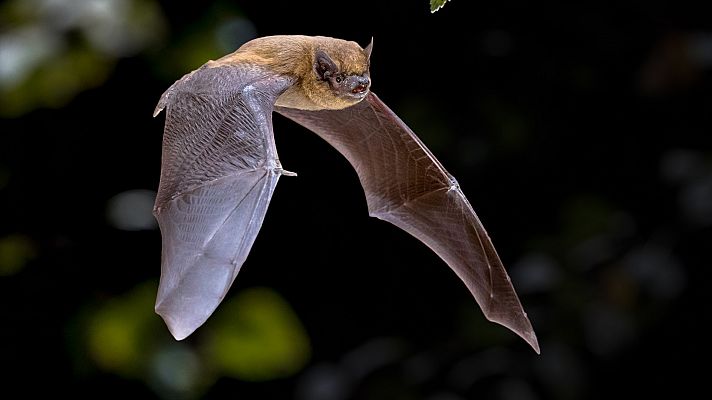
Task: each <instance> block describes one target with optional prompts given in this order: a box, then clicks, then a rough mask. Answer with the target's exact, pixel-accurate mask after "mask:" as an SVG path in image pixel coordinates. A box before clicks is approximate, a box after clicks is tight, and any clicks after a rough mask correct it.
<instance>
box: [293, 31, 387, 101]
mask: <svg viewBox="0 0 712 400" xmlns="http://www.w3.org/2000/svg"><path fill="white" fill-rule="evenodd" d="M371 43H373V41H372V42H371ZM371 48H372V45H371V44H369V45H368V46H367V47H366V48H365V49H363V48H361V46H359V45H358V43H356V42H349V41H345V40H340V39H334V38H326V37H319V38H317V40H315V43H314V52H313V59H312V71H311V76H310V78H311V79H305V80H304V81H303V83H302V85H303V89H304V93H305V94H306V95H307V97H308V98H309V99H310V100H311V101H312V102H314V103H315V104H317V105H318V106H319V107H320V108H324V109H332V110H336V109H342V108H346V107H349V106H352V105H354V104H356V103H358V102H359V101H361V100H363V99H364V97H366V95H367V94H368V91H369V88H370V87H371V77H370V74H369V66H370V58H371Z"/></svg>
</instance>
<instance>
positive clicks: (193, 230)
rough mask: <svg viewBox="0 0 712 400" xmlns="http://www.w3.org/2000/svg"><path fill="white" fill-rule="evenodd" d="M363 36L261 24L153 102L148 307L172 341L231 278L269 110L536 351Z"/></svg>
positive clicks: (497, 268) (253, 204) (251, 222)
mask: <svg viewBox="0 0 712 400" xmlns="http://www.w3.org/2000/svg"><path fill="white" fill-rule="evenodd" d="M372 48H373V41H371V44H369V45H368V46H367V47H366V48H361V47H360V46H359V45H358V44H357V43H355V42H350V41H345V40H341V39H334V38H329V37H309V36H269V37H262V38H258V39H254V40H252V41H250V42H247V43H245V44H244V45H243V46H242V47H240V48H239V49H238V50H237V51H235V52H234V53H231V54H229V55H226V56H224V57H223V58H220V59H218V60H217V61H208V62H207V63H206V64H204V65H203V66H202V67H200V68H198V69H197V70H195V71H193V72H190V73H188V74H186V75H185V76H183V77H182V78H181V79H180V80H178V81H176V82H175V83H174V84H173V85H172V86H171V87H170V88H169V89H168V90H166V92H165V93H163V95H162V96H161V99H160V101H159V102H158V105H157V106H156V110H155V112H154V116H156V115H158V113H160V112H161V111H162V110H163V109H166V122H165V131H164V135H163V153H162V165H161V179H160V184H159V188H158V193H157V197H156V203H155V207H154V215H155V217H156V219H157V220H158V223H159V226H160V229H161V235H162V244H163V247H162V254H161V256H162V257H161V279H160V284H159V288H158V296H157V299H156V312H157V313H158V314H159V315H161V316H162V317H163V319H164V320H165V322H166V324H167V325H168V328H169V330H170V331H171V333H172V334H173V336H174V337H175V338H176V339H177V340H182V339H184V338H185V337H187V336H188V335H190V334H191V333H192V332H193V331H195V329H197V328H198V327H199V326H201V325H202V324H203V323H204V322H205V321H206V320H207V319H208V317H209V316H210V315H211V314H212V313H213V311H215V308H216V307H217V306H218V304H220V302H221V301H222V299H223V298H224V297H225V295H226V293H227V291H228V289H229V288H230V286H231V285H232V282H233V281H234V280H235V277H236V276H237V274H238V272H239V271H240V268H241V267H242V264H243V263H244V262H245V259H246V258H247V255H248V254H249V252H250V248H251V247H252V244H253V243H254V241H255V238H256V237H257V233H258V232H259V230H260V226H261V225H262V221H263V220H264V217H265V213H266V212H267V206H268V205H269V202H270V199H271V198H272V193H273V192H274V189H275V186H276V185H277V181H278V180H279V177H280V176H281V175H294V174H293V173H291V172H288V171H286V170H284V169H283V168H282V165H281V164H280V162H279V157H278V155H277V149H276V147H275V141H274V133H273V130H272V112H273V111H276V112H277V113H279V114H282V115H283V116H285V117H287V118H289V119H291V120H293V121H295V122H297V123H298V124H300V125H303V126H304V127H306V128H308V129H309V130H311V131H313V132H314V133H316V134H317V135H319V136H320V137H321V138H323V139H324V140H326V141H327V142H328V143H329V144H331V145H332V146H333V147H334V148H336V150H338V151H339V152H340V153H341V154H342V155H343V156H344V157H346V159H347V160H348V161H349V162H350V163H351V165H352V166H353V167H354V169H355V170H356V172H357V174H358V177H359V180H360V182H361V185H362V186H363V189H364V192H365V194H366V201H367V203H368V211H369V215H370V216H373V217H376V218H379V219H382V220H385V221H388V222H390V223H392V224H394V225H396V226H397V227H399V228H401V229H403V230H405V231H406V232H408V233H410V234H411V235H413V236H415V237H416V238H418V239H419V240H420V241H422V242H423V243H425V244H426V245H427V246H428V247H430V248H431V249H432V250H433V251H434V252H435V253H437V254H438V255H439V256H440V258H442V259H443V260H444V261H445V262H446V263H447V264H448V265H449V266H450V267H451V268H452V269H453V270H454V271H455V273H456V274H457V275H458V276H459V277H460V279H462V281H463V282H464V283H465V285H466V286H467V288H468V289H469V290H470V292H471V293H472V295H473V296H474V297H475V300H476V301H477V303H478V304H479V305H480V307H481V309H482V311H483V313H484V315H485V317H486V318H487V319H488V320H490V321H493V322H496V323H499V324H501V325H504V326H505V327H507V328H509V329H511V330H512V331H514V332H515V333H516V334H517V335H519V336H521V337H522V338H523V339H524V340H525V341H526V342H527V343H529V345H531V347H532V348H533V349H534V350H535V351H536V352H537V353H539V344H538V342H537V338H536V335H535V334H534V330H533V329H532V326H531V323H530V322H529V319H528V318H527V314H526V313H525V312H524V310H523V309H522V305H521V303H520V302H519V298H518V297H517V294H516V292H515V291H514V287H513V286H512V283H511V281H510V278H509V276H508V275H507V272H506V271H505V269H504V266H503V265H502V262H501V261H500V259H499V256H498V255H497V252H496V251H495V249H494V246H493V245H492V242H491V241H490V238H489V236H488V235H487V232H486V231H485V229H484V227H483V226H482V223H480V220H479V218H478V217H477V215H476V214H475V211H474V210H473V209H472V206H471V205H470V203H469V202H468V201H467V199H466V198H465V195H464V194H463V192H462V190H461V189H460V186H459V185H458V183H457V181H456V180H455V178H454V177H453V176H452V175H450V174H449V173H448V172H447V171H446V170H445V168H444V167H443V166H442V164H441V163H440V162H439V161H438V160H437V159H436V158H435V156H434V155H433V154H432V153H431V152H430V151H429V150H428V149H427V147H425V145H424V144H423V143H422V142H421V141H420V139H418V137H417V136H415V134H414V133H413V131H412V130H410V128H408V126H406V124H405V123H404V122H403V121H401V119H400V118H398V116H397V115H395V114H394V113H393V111H391V109H390V108H388V107H387V106H386V105H385V104H384V103H383V102H382V101H381V99H380V98H379V97H378V96H376V94H375V93H373V92H372V91H371V90H370V87H371V78H370V73H369V67H370V59H371V50H372Z"/></svg>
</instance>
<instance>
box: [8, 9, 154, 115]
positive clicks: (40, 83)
mask: <svg viewBox="0 0 712 400" xmlns="http://www.w3.org/2000/svg"><path fill="white" fill-rule="evenodd" d="M0 24H2V25H3V27H4V29H3V30H2V31H1V32H0V55H2V56H1V57H0V116H5V117H16V116H20V115H22V114H24V113H26V112H28V111H31V110H33V109H35V108H37V107H52V108H58V107H61V106H63V105H64V104H66V103H67V102H68V101H70V100H71V99H72V98H73V97H74V96H76V95H77V94H78V93H80V92H81V91H83V90H86V89H89V88H94V87H98V86H100V85H101V84H102V83H103V82H104V81H105V80H106V79H107V77H108V76H109V74H110V72H111V69H112V68H113V66H114V65H115V63H116V61H117V60H118V59H119V58H122V57H128V56H132V55H135V54H136V53H138V52H140V51H143V50H145V49H146V48H148V47H150V46H152V45H155V44H156V43H157V42H158V41H160V40H161V38H162V37H163V35H164V30H165V28H164V24H165V21H164V20H163V16H162V14H161V12H160V10H159V8H158V6H157V4H156V2H155V1H154V0H88V1H83V0H10V1H7V2H5V3H4V4H3V5H2V7H1V8H0Z"/></svg>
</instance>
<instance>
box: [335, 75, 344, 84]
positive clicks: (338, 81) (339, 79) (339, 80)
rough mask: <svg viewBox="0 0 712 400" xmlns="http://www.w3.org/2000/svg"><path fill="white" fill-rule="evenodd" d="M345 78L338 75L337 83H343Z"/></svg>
mask: <svg viewBox="0 0 712 400" xmlns="http://www.w3.org/2000/svg"><path fill="white" fill-rule="evenodd" d="M343 80H344V78H342V77H340V76H337V77H336V83H341V82H342V81H343Z"/></svg>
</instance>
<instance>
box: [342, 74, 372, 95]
mask: <svg viewBox="0 0 712 400" xmlns="http://www.w3.org/2000/svg"><path fill="white" fill-rule="evenodd" d="M346 83H347V84H348V86H347V88H348V89H347V90H344V92H343V94H344V95H346V96H347V97H351V98H354V99H357V100H361V99H363V98H364V97H366V95H367V94H368V89H369V87H370V86H371V80H370V79H369V78H368V76H364V75H361V76H358V75H354V76H350V77H348V78H347V82H346ZM344 89H346V88H344Z"/></svg>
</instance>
